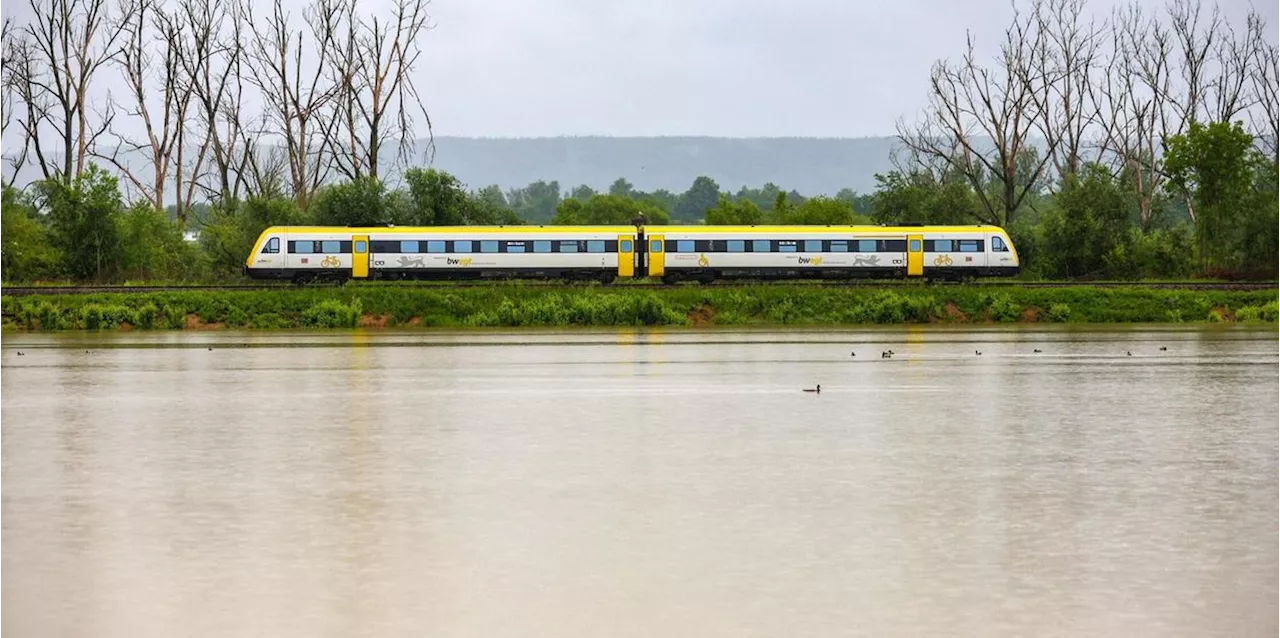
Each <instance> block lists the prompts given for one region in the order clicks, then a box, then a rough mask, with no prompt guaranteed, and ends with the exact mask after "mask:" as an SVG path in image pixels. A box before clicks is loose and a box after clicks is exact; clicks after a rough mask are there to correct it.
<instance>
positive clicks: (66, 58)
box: [17, 0, 133, 178]
mask: <svg viewBox="0 0 1280 638" xmlns="http://www.w3.org/2000/svg"><path fill="white" fill-rule="evenodd" d="M29 3H30V6H31V10H32V13H33V15H32V19H31V21H30V22H29V23H27V24H26V25H25V26H24V28H23V29H24V31H25V32H26V35H27V37H28V38H30V42H31V49H30V50H29V51H28V52H26V53H27V54H28V57H27V59H26V60H25V62H26V64H24V65H23V69H22V72H21V74H20V77H19V78H18V79H17V81H19V82H22V83H24V84H26V88H25V89H24V90H25V91H27V92H28V93H29V99H28V100H27V104H28V112H29V116H28V121H29V126H28V128H27V129H26V132H27V133H28V134H30V136H31V143H32V144H33V145H34V150H35V153H36V158H37V160H38V162H39V164H40V170H41V171H42V172H43V173H44V176H45V177H46V178H48V177H53V176H54V175H62V176H66V177H70V176H73V175H78V174H79V173H80V172H82V171H83V170H84V168H85V163H86V161H87V160H88V157H89V151H90V149H92V148H93V147H94V145H95V143H96V140H97V138H98V137H99V136H100V135H102V134H103V132H104V131H105V130H106V128H107V127H108V126H109V125H110V122H111V117H112V112H111V110H110V105H109V104H108V105H107V110H106V111H105V112H104V113H102V114H100V117H99V119H100V120H101V121H100V122H97V123H91V122H90V120H89V113H88V111H89V108H90V106H91V105H90V104H89V103H88V92H89V87H90V85H91V84H92V82H93V80H94V77H95V76H96V75H97V73H98V71H99V70H101V68H102V66H103V65H104V64H107V63H108V62H110V61H111V60H113V59H114V58H115V57H116V55H118V53H119V49H118V46H117V42H118V40H119V38H120V34H121V33H122V31H123V28H124V25H125V24H127V23H128V22H129V18H130V16H129V15H127V13H128V12H129V11H130V10H132V7H133V5H130V4H127V3H124V4H121V5H119V6H120V8H121V11H122V13H121V14H120V15H117V16H111V15H110V11H109V10H108V7H107V0H29ZM33 120H34V121H33ZM45 126H48V127H49V128H50V129H52V132H53V134H54V136H55V138H56V139H57V140H58V142H60V146H61V148H60V151H61V158H60V159H61V162H62V165H61V166H60V167H59V166H56V165H54V163H53V162H52V161H50V158H46V157H45V154H44V151H43V149H44V146H43V143H42V139H41V131H42V129H43V128H44V127H45Z"/></svg>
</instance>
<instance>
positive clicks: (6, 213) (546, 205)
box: [0, 164, 871, 282]
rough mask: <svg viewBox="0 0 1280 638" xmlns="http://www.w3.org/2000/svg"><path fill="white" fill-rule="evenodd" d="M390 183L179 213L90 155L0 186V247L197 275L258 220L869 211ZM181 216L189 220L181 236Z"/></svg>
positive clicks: (702, 189) (441, 181)
mask: <svg viewBox="0 0 1280 638" xmlns="http://www.w3.org/2000/svg"><path fill="white" fill-rule="evenodd" d="M399 182H400V185H399V186H398V187H396V188H389V187H388V186H387V185H386V184H384V183H383V182H382V181H381V180H379V179H378V178H375V177H372V176H366V177H361V178H357V179H354V180H350V181H344V182H339V183H336V184H330V185H327V186H324V187H321V188H320V189H319V190H317V191H316V193H315V194H314V195H313V197H312V198H311V201H310V202H309V205H308V206H307V207H306V208H302V207H300V206H299V205H298V202H297V200H296V199H295V198H293V197H289V196H286V195H284V194H282V193H271V192H268V193H263V194H261V195H257V196H251V197H248V198H246V199H243V200H238V199H225V200H219V201H217V202H215V203H213V204H198V205H195V206H192V207H191V208H190V209H188V213H189V216H188V219H187V223H186V224H185V225H184V224H183V223H182V221H181V220H180V219H179V217H178V216H177V215H176V211H175V210H174V207H172V206H171V207H169V209H168V210H167V211H162V210H160V209H157V208H156V207H155V206H154V205H153V203H152V202H151V201H149V200H147V199H137V200H135V201H133V202H128V201H126V199H125V197H124V195H122V193H121V191H120V188H119V180H118V178H116V177H115V176H114V175H112V174H111V173H109V172H107V171H105V170H103V169H101V168H99V167H97V166H96V165H94V164H90V165H89V167H88V169H87V170H86V171H85V172H84V173H82V174H81V175H80V176H78V177H77V178H75V179H72V180H64V179H62V178H60V177H57V176H55V177H53V178H50V179H46V180H41V181H39V182H37V183H35V184H34V185H32V187H31V188H29V189H27V190H25V191H20V190H18V189H16V188H13V187H9V186H6V187H4V202H3V209H2V210H0V220H2V222H3V228H2V229H0V257H2V259H3V273H4V278H5V281H8V282H30V281H49V280H73V281H98V282H106V281H122V280H131V281H140V280H146V281H203V280H220V279H226V278H228V277H234V276H237V275H238V274H239V273H240V268H241V265H242V264H243V263H244V260H245V258H246V257H247V256H248V254H249V251H250V250H252V247H253V244H254V241H255V240H256V239H257V238H258V235H259V234H260V233H261V232H262V231H263V230H264V229H266V228H268V227H270V226H276V225H312V224H314V225H330V226H386V225H395V226H468V225H472V226H476V225H483V226H488V225H521V224H539V223H541V224H557V225H600V224H624V225H625V224H630V223H632V221H633V220H635V219H637V218H638V217H643V218H644V219H646V220H647V222H648V223H651V224H670V223H677V224H679V223H702V222H704V221H705V222H707V223H723V224H728V223H742V224H753V223H785V224H852V223H871V218H870V217H868V216H866V215H856V214H855V212H854V211H855V210H864V211H869V206H870V201H871V197H869V196H859V195H857V194H855V193H854V192H853V191H851V190H848V189H846V190H844V191H841V192H840V194H839V195H838V196H837V197H835V198H829V197H813V198H806V197H804V196H803V195H801V194H799V193H796V192H794V191H791V192H786V191H783V190H782V189H781V188H779V187H777V186H776V185H773V184H766V185H765V186H764V187H762V188H746V187H744V188H741V189H739V190H738V191H737V192H736V193H727V192H721V191H720V187H719V185H717V184H716V183H715V181H714V180H711V179H710V178H707V177H699V178H697V179H696V180H694V183H693V185H692V186H691V187H690V188H689V190H688V191H686V192H685V193H681V194H679V195H676V194H672V193H669V192H667V191H662V190H660V191H656V192H644V191H639V190H636V189H635V188H634V187H633V186H632V185H631V183H630V182H628V181H627V180H625V179H618V180H617V181H615V182H614V183H613V185H612V186H611V187H610V188H609V189H608V190H607V191H605V192H597V191H595V190H594V189H592V188H590V187H588V186H579V187H577V188H574V189H571V190H568V191H565V192H561V190H560V186H559V184H558V183H557V182H555V181H551V182H545V181H538V182H534V183H533V184H530V185H529V186H527V187H525V188H518V189H509V190H507V191H505V192H504V191H503V189H501V188H500V187H498V186H496V185H492V186H488V187H485V188H481V189H477V190H469V189H467V187H466V186H465V185H464V184H462V183H461V182H460V181H459V180H458V179H457V178H456V177H454V176H453V175H451V174H449V173H447V172H444V171H439V170H435V169H421V168H414V169H410V170H407V171H405V172H404V173H403V175H402V176H401V179H400V180H399ZM184 228H190V229H193V230H195V231H196V233H195V234H196V235H197V239H195V240H194V241H191V240H187V239H186V238H185V237H184V230H183V229H184Z"/></svg>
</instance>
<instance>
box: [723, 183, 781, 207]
mask: <svg viewBox="0 0 1280 638" xmlns="http://www.w3.org/2000/svg"><path fill="white" fill-rule="evenodd" d="M781 192H782V189H781V188H779V187H778V185H777V184H774V183H773V182H768V183H767V184H765V185H764V187H763V188H747V187H746V186H743V187H742V188H739V189H738V192H737V193H735V194H734V196H733V199H734V201H738V202H741V201H743V200H748V201H750V202H751V203H753V204H755V205H756V208H759V209H760V210H772V209H773V204H774V202H775V201H776V200H777V197H778V193H781Z"/></svg>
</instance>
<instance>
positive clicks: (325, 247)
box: [320, 240, 342, 253]
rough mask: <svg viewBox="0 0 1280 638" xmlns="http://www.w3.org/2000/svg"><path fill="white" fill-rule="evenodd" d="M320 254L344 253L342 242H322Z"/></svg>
mask: <svg viewBox="0 0 1280 638" xmlns="http://www.w3.org/2000/svg"><path fill="white" fill-rule="evenodd" d="M320 252H322V253H340V252H342V242H341V241H338V240H330V241H322V242H320Z"/></svg>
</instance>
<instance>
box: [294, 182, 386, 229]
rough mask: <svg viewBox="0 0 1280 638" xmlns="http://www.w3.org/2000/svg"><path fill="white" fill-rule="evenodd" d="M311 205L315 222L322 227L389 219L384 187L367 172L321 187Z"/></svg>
mask: <svg viewBox="0 0 1280 638" xmlns="http://www.w3.org/2000/svg"><path fill="white" fill-rule="evenodd" d="M310 208H311V211H310V212H311V213H312V215H313V216H314V218H315V221H316V223H317V224H321V225H324V226H383V225H386V224H387V223H389V222H390V221H391V219H390V216H389V215H388V214H387V213H388V211H387V206H386V187H385V186H383V184H382V182H381V181H380V180H379V179H378V178H377V177H373V176H369V175H366V176H361V177H357V178H355V179H353V180H351V181H349V182H343V183H339V184H331V185H328V186H325V187H323V188H321V189H320V191H319V192H318V193H316V195H315V198H314V199H313V200H312V201H311V207H310Z"/></svg>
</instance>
